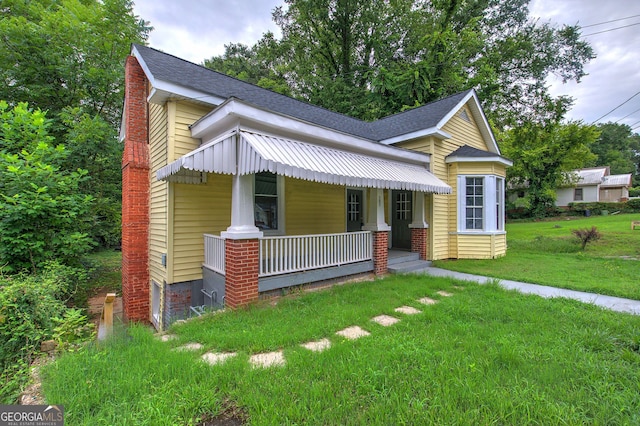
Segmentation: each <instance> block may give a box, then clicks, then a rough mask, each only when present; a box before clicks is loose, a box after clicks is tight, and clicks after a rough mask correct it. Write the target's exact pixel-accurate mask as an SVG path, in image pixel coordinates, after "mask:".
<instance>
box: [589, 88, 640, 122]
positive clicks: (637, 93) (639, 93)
mask: <svg viewBox="0 0 640 426" xmlns="http://www.w3.org/2000/svg"><path fill="white" fill-rule="evenodd" d="M638 95H640V92H636V94H635V95H633V96H631V97H630V98H629V99H627V100H626V101H624V102H623V103H621V104H620V105H618V106H617V107H615V108H614V109H612V110H611V111H609V112H608V113H606V114H605V115H603V116H602V117H600V118H598V119H597V120H595V121H594V123H597V122H598V121H600V120H602V119H603V118H605V117H606V116H607V115H609V114H611V113H612V112H613V111H615V110H617V109H618V108H620V107H621V106H622V105H624V104H626V103H627V102H629V101H630V100H631V99H633V98H635V97H636V96H638Z"/></svg>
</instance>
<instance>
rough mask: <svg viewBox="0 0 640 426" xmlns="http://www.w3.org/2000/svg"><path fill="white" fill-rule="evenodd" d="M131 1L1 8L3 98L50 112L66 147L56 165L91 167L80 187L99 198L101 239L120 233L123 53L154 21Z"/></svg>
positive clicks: (109, 240)
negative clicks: (119, 136) (145, 18)
mask: <svg viewBox="0 0 640 426" xmlns="http://www.w3.org/2000/svg"><path fill="white" fill-rule="evenodd" d="M132 7H133V2H132V1H131V0H3V1H2V6H1V9H2V10H1V11H0V13H1V17H0V99H4V100H6V101H7V102H8V103H9V105H12V106H16V105H18V104H19V103H20V102H25V101H28V102H29V104H30V105H31V106H32V107H33V108H37V109H39V110H41V111H46V112H47V117H49V118H50V119H51V124H50V125H49V126H48V127H47V132H48V134H49V135H51V136H52V137H54V139H55V141H56V142H55V143H58V144H60V143H63V144H64V145H65V147H66V151H65V152H66V153H65V156H66V160H64V162H63V164H60V165H58V166H57V167H59V168H60V170H61V172H75V170H76V169H77V168H78V167H80V168H83V169H85V170H87V171H88V172H89V173H88V175H85V176H84V177H83V179H82V180H81V181H80V182H79V185H80V186H79V189H80V190H81V192H84V193H87V194H90V195H92V196H93V198H94V199H95V202H94V203H92V205H91V209H90V210H89V212H88V215H90V217H91V218H92V220H93V221H94V226H93V227H92V228H91V235H92V237H93V239H94V240H95V241H97V242H99V243H100V244H104V245H114V244H117V242H118V239H119V224H120V208H119V205H120V203H121V199H120V198H121V197H120V191H121V189H120V177H119V176H120V168H121V164H120V163H121V158H122V151H121V145H120V144H118V141H117V128H118V126H119V125H120V118H121V112H122V98H123V96H124V61H125V58H126V56H127V54H128V53H129V49H130V46H131V43H132V42H144V41H145V40H146V39H147V37H148V33H149V31H150V29H151V28H150V27H149V26H148V25H147V23H146V22H144V21H143V20H141V19H139V18H138V17H136V16H135V15H134V13H133V9H132ZM16 143H17V142H16ZM50 144H54V143H53V142H51V143H50ZM32 148H33V147H32ZM21 149H22V148H19V149H12V150H9V151H7V152H9V153H12V154H16V155H21ZM27 151H28V152H29V153H30V154H34V151H33V150H32V149H28V150H27Z"/></svg>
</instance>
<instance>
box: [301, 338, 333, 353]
mask: <svg viewBox="0 0 640 426" xmlns="http://www.w3.org/2000/svg"><path fill="white" fill-rule="evenodd" d="M300 346H302V347H303V348H306V349H309V350H310V351H314V352H322V351H324V350H326V349H329V348H330V347H331V341H330V340H329V339H326V338H325V339H320V340H317V341H315V342H307V343H303V344H301V345H300Z"/></svg>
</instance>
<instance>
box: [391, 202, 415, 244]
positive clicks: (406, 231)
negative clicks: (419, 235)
mask: <svg viewBox="0 0 640 426" xmlns="http://www.w3.org/2000/svg"><path fill="white" fill-rule="evenodd" d="M391 196H392V206H391V247H393V248H400V249H407V250H410V249H411V229H410V228H409V224H411V220H412V205H411V199H412V192H411V191H392V193H391Z"/></svg>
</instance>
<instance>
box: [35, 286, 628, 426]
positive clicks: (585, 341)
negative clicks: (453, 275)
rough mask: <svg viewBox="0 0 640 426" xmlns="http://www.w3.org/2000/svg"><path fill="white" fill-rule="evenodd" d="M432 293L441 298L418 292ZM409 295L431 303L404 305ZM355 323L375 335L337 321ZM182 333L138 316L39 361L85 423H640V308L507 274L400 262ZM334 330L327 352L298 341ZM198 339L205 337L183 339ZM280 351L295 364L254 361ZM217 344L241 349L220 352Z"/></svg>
mask: <svg viewBox="0 0 640 426" xmlns="http://www.w3.org/2000/svg"><path fill="white" fill-rule="evenodd" d="M454 286H457V287H454ZM460 286H462V287H460ZM438 290H446V291H449V292H450V293H453V296H452V297H441V296H438V295H437V293H436V292H437V291H438ZM424 296H430V297H432V298H434V299H438V300H439V303H437V304H435V305H431V306H424V305H421V304H420V303H418V302H417V301H416V299H417V298H419V297H424ZM402 305H409V306H413V307H416V308H418V309H420V310H422V313H420V314H417V315H412V316H408V315H402V314H399V313H395V312H394V308H396V307H399V306H402ZM379 314H388V315H393V316H395V317H398V318H400V319H401V321H400V322H399V323H397V324H395V325H392V326H390V327H382V326H380V325H377V324H375V323H373V322H371V321H370V319H371V318H372V317H373V316H376V315H379ZM352 325H359V326H361V327H363V328H364V329H366V330H368V331H369V332H371V335H370V336H367V337H363V338H361V339H359V340H355V341H349V340H346V339H344V338H342V337H339V336H336V335H335V332H336V331H338V330H341V329H343V328H345V327H347V326H352ZM172 331H173V332H175V333H177V335H178V338H177V339H176V340H174V341H169V342H166V343H163V342H160V341H159V340H158V339H156V338H154V336H153V334H152V332H151V330H149V329H148V328H146V327H131V328H129V329H128V330H126V331H121V332H120V333H119V334H118V335H117V336H116V337H115V338H114V339H113V340H112V341H110V342H108V343H107V344H102V345H92V346H90V347H88V348H86V349H84V350H81V351H79V352H76V353H68V354H65V355H63V356H62V357H61V358H60V359H59V360H58V361H57V362H56V363H54V364H51V365H49V366H48V367H46V368H45V369H44V371H43V373H42V376H43V389H44V393H45V396H46V398H47V402H48V403H51V404H64V407H65V417H66V420H67V423H68V424H73V425H95V424H109V425H116V424H149V425H169V424H197V422H198V419H200V418H203V417H206V418H209V419H211V418H213V417H214V416H216V415H217V414H219V413H221V412H226V413H227V414H228V415H231V414H233V413H235V414H236V415H237V416H238V417H240V418H242V419H244V420H245V421H246V422H247V423H248V424H257V425H273V424H320V425H325V424H340V425H343V424H344V425H349V424H363V425H365V424H366V425H370V424H374V425H377V424H379V425H388V424H416V425H417V424H438V425H440V424H451V425H454V424H455V425H487V424H509V425H516V424H517V425H524V424H544V425H556V424H558V425H560V424H562V425H583V424H639V423H640V317H637V316H631V315H628V314H620V313H613V312H609V311H604V310H601V309H599V308H596V307H594V306H590V305H586V304H581V303H578V302H575V301H570V300H564V299H543V298H540V297H536V296H525V295H521V294H518V293H515V292H508V291H505V290H503V289H501V288H499V287H497V286H495V285H487V286H480V285H475V284H469V283H464V284H462V283H456V282H455V281H452V280H449V279H444V278H431V277H426V276H394V277H390V278H386V279H384V280H378V281H374V282H365V283H359V284H350V285H344V286H336V287H334V288H332V289H329V290H324V291H319V292H315V293H307V294H303V295H299V296H297V297H287V298H284V299H280V300H279V301H278V302H277V304H275V306H272V303H266V302H265V303H264V304H261V305H260V306H254V307H252V308H250V309H247V310H241V311H236V312H224V313H219V314H214V315H209V316H206V317H201V318H198V319H196V320H193V321H190V322H188V323H186V324H182V325H178V326H175V327H174V328H173V330H172ZM323 337H327V338H329V339H330V340H331V342H332V347H331V348H330V349H328V350H326V351H325V352H322V353H315V352H311V351H308V350H306V349H303V348H301V347H300V346H299V345H300V344H301V343H304V342H307V341H310V340H315V339H319V338H323ZM191 341H197V342H200V343H202V344H204V349H202V350H200V351H198V352H195V353H191V352H178V351H173V350H172V348H175V347H177V346H180V345H182V344H184V343H187V342H191ZM278 349H282V350H283V351H284V355H285V358H286V360H287V363H286V365H285V366H282V367H272V368H268V369H262V368H251V367H250V366H249V364H248V358H249V356H250V355H251V354H254V353H257V352H262V351H272V350H278ZM206 351H236V352H238V356H237V357H236V358H234V359H231V360H229V361H227V362H226V363H225V364H223V365H218V366H210V365H207V364H205V363H204V362H201V361H200V356H201V355H202V354H203V353H204V352H206Z"/></svg>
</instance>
